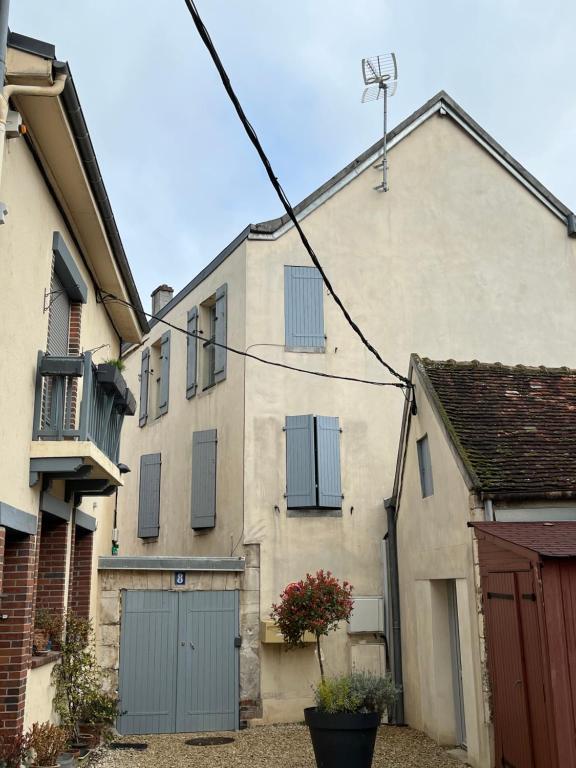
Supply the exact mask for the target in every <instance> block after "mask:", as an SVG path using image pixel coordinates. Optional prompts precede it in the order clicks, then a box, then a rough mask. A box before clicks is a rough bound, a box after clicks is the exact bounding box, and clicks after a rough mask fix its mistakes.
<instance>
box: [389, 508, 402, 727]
mask: <svg viewBox="0 0 576 768" xmlns="http://www.w3.org/2000/svg"><path fill="white" fill-rule="evenodd" d="M385 507H386V514H387V518H388V569H389V570H388V577H389V584H390V612H391V618H392V627H391V633H392V648H393V649H394V653H393V656H392V679H393V681H394V685H395V686H396V688H397V689H398V698H397V699H396V703H395V705H394V718H393V719H394V724H395V725H404V679H403V676H402V631H401V625H400V582H399V578H398V541H397V536H396V502H395V500H394V499H387V500H386V502H385Z"/></svg>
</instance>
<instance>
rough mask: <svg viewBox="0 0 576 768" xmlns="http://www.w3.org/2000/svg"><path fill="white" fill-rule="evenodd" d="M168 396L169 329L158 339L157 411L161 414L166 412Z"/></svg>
mask: <svg viewBox="0 0 576 768" xmlns="http://www.w3.org/2000/svg"><path fill="white" fill-rule="evenodd" d="M169 397H170V331H166V333H163V334H162V338H161V340H160V394H159V400H158V413H159V415H160V416H163V415H164V414H165V413H168V399H169Z"/></svg>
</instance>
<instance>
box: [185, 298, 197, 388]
mask: <svg viewBox="0 0 576 768" xmlns="http://www.w3.org/2000/svg"><path fill="white" fill-rule="evenodd" d="M186 330H187V331H188V333H189V334H194V335H192V336H190V335H189V336H187V337H186V397H187V398H188V400H190V399H191V398H192V397H194V396H195V394H196V389H197V387H198V378H197V359H198V339H197V338H196V334H197V333H198V307H192V309H191V310H189V312H188V318H187V323H186Z"/></svg>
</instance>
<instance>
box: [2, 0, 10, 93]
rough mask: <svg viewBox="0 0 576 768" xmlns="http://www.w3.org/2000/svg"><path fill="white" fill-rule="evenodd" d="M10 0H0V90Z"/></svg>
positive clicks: (3, 69)
mask: <svg viewBox="0 0 576 768" xmlns="http://www.w3.org/2000/svg"><path fill="white" fill-rule="evenodd" d="M9 11H10V0H0V90H1V89H2V88H3V86H4V73H5V72H6V48H7V47H8V14H9Z"/></svg>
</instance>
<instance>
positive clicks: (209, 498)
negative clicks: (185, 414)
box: [190, 429, 218, 531]
mask: <svg viewBox="0 0 576 768" xmlns="http://www.w3.org/2000/svg"><path fill="white" fill-rule="evenodd" d="M217 443H218V435H217V432H216V430H215V429H205V430H202V431H201V432H194V434H193V436H192V510H191V522H190V525H191V527H192V528H193V529H194V530H196V531H197V530H202V529H204V528H214V526H215V525H216V446H217Z"/></svg>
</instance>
